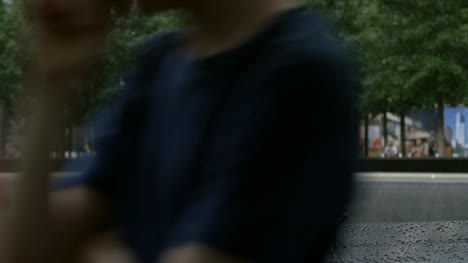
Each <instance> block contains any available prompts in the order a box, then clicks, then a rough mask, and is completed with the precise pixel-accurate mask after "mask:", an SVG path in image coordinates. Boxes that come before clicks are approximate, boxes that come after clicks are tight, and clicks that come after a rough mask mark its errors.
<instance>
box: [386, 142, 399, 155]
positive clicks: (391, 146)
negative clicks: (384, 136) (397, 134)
mask: <svg viewBox="0 0 468 263" xmlns="http://www.w3.org/2000/svg"><path fill="white" fill-rule="evenodd" d="M383 155H384V157H387V158H395V157H398V147H397V146H396V145H395V143H394V141H393V140H392V139H388V142H387V146H385V149H384V152H383Z"/></svg>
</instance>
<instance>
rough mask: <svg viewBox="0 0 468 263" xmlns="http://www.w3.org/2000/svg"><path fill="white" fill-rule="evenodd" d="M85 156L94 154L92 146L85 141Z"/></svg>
mask: <svg viewBox="0 0 468 263" xmlns="http://www.w3.org/2000/svg"><path fill="white" fill-rule="evenodd" d="M83 156H84V157H85V158H87V157H92V156H93V150H92V149H91V146H89V144H88V143H85V145H84V146H83Z"/></svg>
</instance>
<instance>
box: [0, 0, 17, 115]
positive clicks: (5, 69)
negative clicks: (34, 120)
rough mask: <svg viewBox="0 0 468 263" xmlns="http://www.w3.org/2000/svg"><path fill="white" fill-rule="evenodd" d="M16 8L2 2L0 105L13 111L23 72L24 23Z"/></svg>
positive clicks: (0, 2)
mask: <svg viewBox="0 0 468 263" xmlns="http://www.w3.org/2000/svg"><path fill="white" fill-rule="evenodd" d="M17 11H18V10H16V9H15V8H14V6H12V5H10V4H7V3H5V2H3V1H0V104H1V105H3V106H4V108H5V109H6V110H11V109H12V107H13V104H14V99H15V94H16V91H17V90H18V88H19V85H20V81H21V75H22V70H21V66H20V62H19V58H18V54H19V49H20V45H19V39H18V38H17V36H18V32H19V31H20V30H21V27H22V21H20V20H19V19H18V18H17V17H18V16H17V14H18V12H17Z"/></svg>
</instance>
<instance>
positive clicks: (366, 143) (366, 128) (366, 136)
mask: <svg viewBox="0 0 468 263" xmlns="http://www.w3.org/2000/svg"><path fill="white" fill-rule="evenodd" d="M364 157H369V115H368V114H365V115H364Z"/></svg>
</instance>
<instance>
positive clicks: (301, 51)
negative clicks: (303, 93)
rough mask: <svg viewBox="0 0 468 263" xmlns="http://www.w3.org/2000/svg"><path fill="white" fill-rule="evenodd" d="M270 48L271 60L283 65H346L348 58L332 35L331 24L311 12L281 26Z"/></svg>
mask: <svg viewBox="0 0 468 263" xmlns="http://www.w3.org/2000/svg"><path fill="white" fill-rule="evenodd" d="M269 45H270V48H269V50H270V52H271V54H269V56H270V57H272V58H275V59H277V61H278V63H279V64H283V65H288V64H293V65H294V64H304V63H306V64H307V63H318V62H320V63H323V62H329V63H342V62H344V60H346V59H347V57H348V55H347V52H346V48H345V47H344V45H343V44H342V42H340V41H339V40H338V38H337V37H336V36H334V35H333V34H332V30H331V25H330V23H329V22H328V21H327V20H326V19H325V18H324V17H323V16H321V15H320V14H318V13H314V12H312V11H309V10H301V11H299V12H297V13H295V14H294V15H291V16H290V17H289V18H287V19H286V21H284V22H283V23H280V25H279V26H278V28H277V29H276V32H275V34H274V35H273V36H272V39H271V42H270V44H269Z"/></svg>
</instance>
